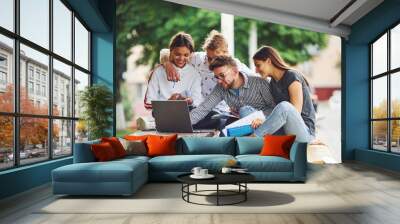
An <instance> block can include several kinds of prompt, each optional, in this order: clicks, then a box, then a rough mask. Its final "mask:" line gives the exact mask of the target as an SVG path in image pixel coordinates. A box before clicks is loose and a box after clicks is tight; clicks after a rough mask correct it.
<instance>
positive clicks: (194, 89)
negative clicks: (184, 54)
mask: <svg viewBox="0 0 400 224" xmlns="http://www.w3.org/2000/svg"><path fill="white" fill-rule="evenodd" d="M190 92H191V97H192V99H193V106H195V107H197V106H199V105H200V103H201V102H203V95H202V94H201V77H200V74H198V73H197V72H196V76H195V78H194V81H193V82H192V86H191V87H190Z"/></svg>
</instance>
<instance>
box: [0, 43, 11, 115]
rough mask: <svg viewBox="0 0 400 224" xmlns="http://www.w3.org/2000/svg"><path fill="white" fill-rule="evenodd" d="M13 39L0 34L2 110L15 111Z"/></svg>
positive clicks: (0, 93)
mask: <svg viewBox="0 0 400 224" xmlns="http://www.w3.org/2000/svg"><path fill="white" fill-rule="evenodd" d="M13 49H14V43H13V40H12V39H10V38H7V37H5V36H3V35H0V111H2V112H13V111H14V73H13V64H14V63H13V61H14V60H13V59H14V54H13Z"/></svg>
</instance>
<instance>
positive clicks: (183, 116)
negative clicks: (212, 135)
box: [151, 100, 213, 133]
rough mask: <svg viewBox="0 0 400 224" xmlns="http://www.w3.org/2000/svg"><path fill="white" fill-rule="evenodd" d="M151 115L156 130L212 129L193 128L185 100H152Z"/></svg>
mask: <svg viewBox="0 0 400 224" xmlns="http://www.w3.org/2000/svg"><path fill="white" fill-rule="evenodd" d="M151 105H152V107H153V117H154V119H155V122H156V129H157V131H158V132H174V133H202V132H210V131H213V130H193V127H192V124H191V122H190V115H189V107H188V103H187V102H186V101H185V100H153V101H151Z"/></svg>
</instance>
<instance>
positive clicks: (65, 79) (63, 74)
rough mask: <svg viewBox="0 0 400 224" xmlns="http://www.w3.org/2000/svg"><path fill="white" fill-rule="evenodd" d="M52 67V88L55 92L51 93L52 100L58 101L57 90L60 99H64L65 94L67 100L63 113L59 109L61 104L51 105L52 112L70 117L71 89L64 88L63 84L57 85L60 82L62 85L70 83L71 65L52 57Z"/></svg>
mask: <svg viewBox="0 0 400 224" xmlns="http://www.w3.org/2000/svg"><path fill="white" fill-rule="evenodd" d="M53 68H54V69H53V78H54V83H53V88H54V92H55V93H56V94H54V95H53V102H54V103H59V102H58V97H59V93H58V90H60V94H61V100H64V99H63V96H66V97H67V101H68V102H67V104H66V110H65V112H64V113H61V111H60V106H62V105H53V114H54V115H61V116H63V117H72V107H71V105H72V90H71V89H65V88H64V87H63V86H59V85H60V84H61V85H63V83H72V75H71V73H72V68H71V66H69V65H66V64H64V63H62V62H60V61H58V60H56V59H53ZM59 80H60V81H59ZM62 102H63V101H62Z"/></svg>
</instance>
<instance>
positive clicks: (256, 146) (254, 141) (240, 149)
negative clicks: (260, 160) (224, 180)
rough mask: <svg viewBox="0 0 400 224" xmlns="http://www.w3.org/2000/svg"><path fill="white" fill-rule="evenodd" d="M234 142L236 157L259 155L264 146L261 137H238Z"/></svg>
mask: <svg viewBox="0 0 400 224" xmlns="http://www.w3.org/2000/svg"><path fill="white" fill-rule="evenodd" d="M236 142H237V144H236V155H245V154H259V153H260V152H261V148H262V147H263V145H264V139H263V138H262V137H238V138H236Z"/></svg>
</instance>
